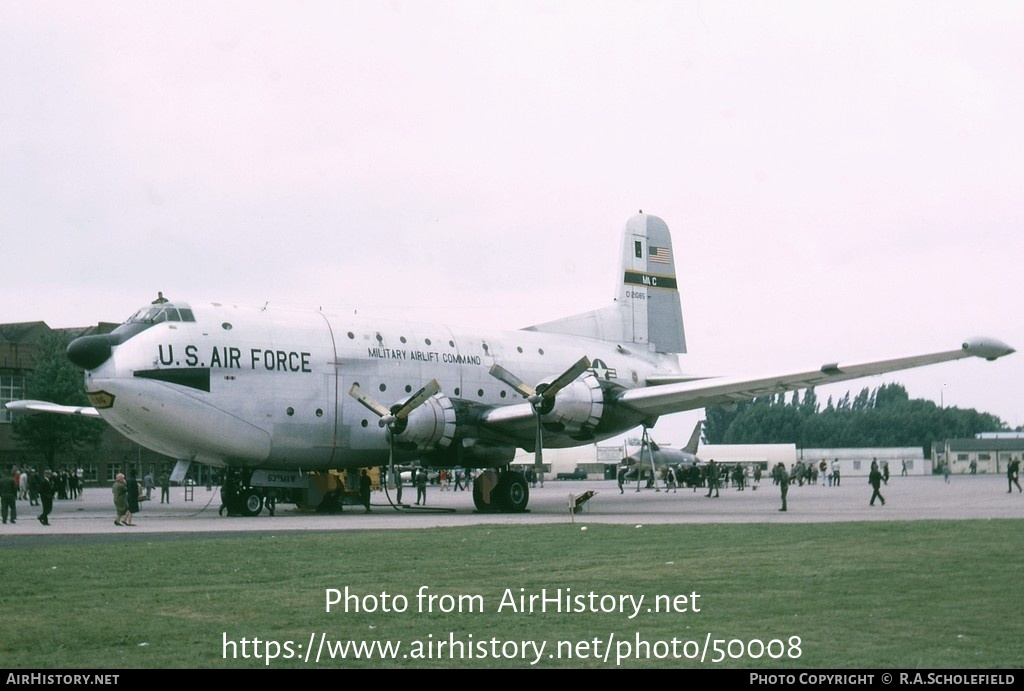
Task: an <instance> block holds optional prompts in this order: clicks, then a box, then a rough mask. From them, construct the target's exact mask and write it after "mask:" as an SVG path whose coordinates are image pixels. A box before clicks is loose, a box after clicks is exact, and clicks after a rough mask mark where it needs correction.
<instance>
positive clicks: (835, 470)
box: [832, 458, 839, 487]
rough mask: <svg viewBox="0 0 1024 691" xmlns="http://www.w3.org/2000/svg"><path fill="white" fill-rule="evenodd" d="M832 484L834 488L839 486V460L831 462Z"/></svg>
mask: <svg viewBox="0 0 1024 691" xmlns="http://www.w3.org/2000/svg"><path fill="white" fill-rule="evenodd" d="M832 482H833V483H835V486H836V487H838V486H839V459H838V458H837V459H835V460H834V461H832Z"/></svg>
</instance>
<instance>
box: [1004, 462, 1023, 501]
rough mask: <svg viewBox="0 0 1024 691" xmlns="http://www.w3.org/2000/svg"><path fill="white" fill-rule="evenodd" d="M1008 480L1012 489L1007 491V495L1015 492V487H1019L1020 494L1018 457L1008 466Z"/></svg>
mask: <svg viewBox="0 0 1024 691" xmlns="http://www.w3.org/2000/svg"><path fill="white" fill-rule="evenodd" d="M1006 479H1007V481H1008V483H1009V485H1010V488H1009V489H1008V490H1006V492H1007V494H1009V493H1010V492H1012V491H1013V486H1014V485H1017V491H1018V492H1020V459H1019V458H1017V457H1016V456H1015V457H1013V458H1012V459H1011V460H1010V463H1009V464H1008V465H1007V466H1006Z"/></svg>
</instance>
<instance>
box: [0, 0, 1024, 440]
mask: <svg viewBox="0 0 1024 691" xmlns="http://www.w3.org/2000/svg"><path fill="white" fill-rule="evenodd" d="M1022 36H1024V3H1020V2H1017V1H1006V2H966V1H963V2H936V1H934V0H928V1H922V2H909V1H903V2H900V1H892V0H886V1H884V2H881V1H880V2H864V1H858V2H848V3H836V2H829V3H824V2H816V1H808V2H785V1H779V2H770V3H765V2H717V1H714V2H713V1H706V2H684V1H679V0H673V1H671V2H642V1H641V2H634V1H631V2H602V1H600V0H585V1H581V2H570V1H559V2H539V1H538V2H529V1H522V0H516V1H515V2H512V1H508V2H506V1H502V0H495V1H492V2H487V1H484V0H475V1H471V2H435V1H430V0H416V1H410V2H403V1H401V0H392V1H389V2H370V1H360V2H338V1H337V0H329V1H324V2H302V3H298V2H252V1H249V0H246V1H244V2H216V1H205V0H204V1H202V2H198V1H197V2H183V1H176V2H128V1H110V2H103V1H90V2H71V1H51V2H47V1H45V0H42V1H40V0H33V1H31V2H15V1H12V0H0V228H2V233H3V235H2V237H3V239H2V248H3V249H2V253H0V256H2V274H0V275H2V288H0V295H2V296H3V299H2V300H0V323H6V322H20V321H36V320H43V321H46V322H47V323H48V324H49V325H50V326H53V327H67V326H86V325H90V324H95V323H97V322H99V321H113V322H117V321H121V320H123V319H125V318H126V317H127V316H128V315H130V314H131V313H132V312H134V311H135V310H136V309H137V308H138V307H140V306H141V305H143V304H148V303H149V302H150V300H152V299H153V297H155V295H156V292H157V290H162V291H163V292H164V293H165V295H167V296H169V297H170V298H172V299H182V300H189V301H200V300H203V299H215V300H216V299H219V300H225V301H234V302H252V303H258V304H262V303H264V302H266V301H270V302H271V303H276V304H282V305H284V304H287V305H311V306H314V307H320V306H322V307H325V308H326V307H329V306H330V307H339V308H344V309H358V310H359V312H360V314H382V315H390V314H394V315H396V316H403V317H404V316H412V317H415V318H423V319H431V320H435V319H436V320H442V321H447V322H451V323H454V324H459V325H470V326H471V325H474V324H479V325H481V326H486V327H510V328H519V327H522V326H526V325H529V324H532V323H536V322H541V321H546V320H549V319H554V318H556V317H559V316H563V315H567V314H571V313H576V312H581V311H586V310H589V309H592V308H595V307H599V306H602V305H604V304H606V303H607V302H608V301H609V300H610V299H611V297H612V290H613V285H614V281H615V279H616V277H617V276H616V274H617V273H618V272H617V270H616V266H617V263H618V251H619V242H620V233H621V230H622V226H623V224H624V223H625V221H626V220H627V219H628V218H629V217H630V216H631V215H633V214H634V213H636V212H637V210H638V209H643V210H644V211H645V212H647V213H651V214H655V215H657V216H660V217H661V218H663V219H664V220H665V221H666V222H667V223H668V225H669V227H670V228H672V230H673V237H674V241H675V253H676V261H677V268H678V270H679V278H680V291H681V293H682V301H683V309H684V317H685V320H686V330H687V342H688V346H689V349H690V353H691V355H689V356H687V357H686V358H685V359H684V366H689V364H690V363H689V361H690V360H694V361H698V360H699V362H700V363H702V364H704V365H706V366H708V367H710V369H711V370H712V371H714V372H715V373H721V374H734V373H737V374H738V373H744V372H748V371H756V372H773V371H786V370H790V369H793V368H798V369H803V368H808V367H818V366H820V365H821V364H824V363H825V362H834V361H840V362H854V361H861V360H865V359H873V358H875V357H885V356H897V355H908V354H914V353H921V352H932V351H936V350H946V349H951V348H956V347H958V346H959V344H960V342H961V341H962V340H963V339H965V338H966V337H969V336H974V335H988V336H993V337H996V338H999V339H1002V340H1004V341H1006V342H1008V343H1009V344H1011V345H1013V346H1015V347H1018V348H1022V349H1024V320H1022V319H1021V296H1022V289H1021V283H1022V269H1024V227H1022V220H1024V213H1022V211H1024V209H1022V206H1024V126H1022V123H1024V41H1022V40H1021V37H1022ZM891 381H898V382H901V383H903V384H904V385H905V386H906V387H907V389H908V390H909V392H910V394H911V396H912V397H920V398H928V399H931V400H934V401H936V402H941V403H944V404H945V405H947V406H959V407H965V408H977V409H978V410H981V411H984V412H990V413H993V414H995V415H997V416H999V417H1000V418H1002V419H1003V420H1004V421H1005V422H1007V423H1008V424H1009V425H1010V426H1011V427H1013V426H1018V425H1024V402H1022V396H1021V385H1022V384H1024V353H1019V354H1015V355H1012V356H1010V357H1008V358H1005V359H1003V360H1000V361H997V362H995V363H988V362H983V361H973V360H972V361H965V362H957V363H949V364H943V365H938V366H934V367H930V368H925V369H921V370H916V371H912V372H906V373H896V374H892V375H886V376H884V377H877V378H872V379H866V380H858V381H854V382H849V383H844V384H841V385H837V386H836V387H826V388H824V389H819V390H818V394H819V397H820V398H822V400H824V399H825V398H827V396H828V395H830V394H833V393H834V394H835V395H836V396H837V397H838V396H841V395H842V393H844V392H845V391H848V390H850V391H853V393H856V392H857V391H859V390H860V389H861V388H863V387H865V386H868V387H871V388H875V387H877V386H879V385H881V384H883V383H887V382H891ZM696 419H697V415H696V414H695V413H694V414H687V415H676V416H672V417H671V418H669V419H666V420H664V421H663V423H662V424H661V425H659V426H658V427H656V428H655V431H654V434H655V438H660V439H662V440H663V441H665V442H671V443H675V444H680V445H681V444H683V443H685V441H686V438H687V437H688V436H689V430H690V428H691V427H692V425H693V421H695V420H696Z"/></svg>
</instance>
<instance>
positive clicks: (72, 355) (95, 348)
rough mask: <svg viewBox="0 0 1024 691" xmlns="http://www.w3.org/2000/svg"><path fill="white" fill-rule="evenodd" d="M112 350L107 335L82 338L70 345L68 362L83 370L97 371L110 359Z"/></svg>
mask: <svg viewBox="0 0 1024 691" xmlns="http://www.w3.org/2000/svg"><path fill="white" fill-rule="evenodd" d="M111 352H112V350H111V347H110V339H109V338H108V337H107V335H106V334H104V335H98V336H81V337H79V338H76V339H75V340H73V341H71V343H70V344H69V345H68V351H67V353H68V360H71V362H73V363H74V364H76V365H78V366H79V367H81V368H82V369H87V370H91V369H96V368H97V367H99V366H100V365H102V364H103V363H104V362H106V361H107V360H108V359H109V358H110V354H111Z"/></svg>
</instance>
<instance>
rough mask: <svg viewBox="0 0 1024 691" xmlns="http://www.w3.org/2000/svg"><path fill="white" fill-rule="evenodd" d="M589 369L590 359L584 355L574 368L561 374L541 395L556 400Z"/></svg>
mask: <svg viewBox="0 0 1024 691" xmlns="http://www.w3.org/2000/svg"><path fill="white" fill-rule="evenodd" d="M588 369H590V358H588V357H587V356H586V355H584V356H583V357H581V358H580V359H579V360H577V361H576V362H575V363H574V364H573V365H572V367H570V368H569V369H567V370H565V371H564V372H562V374H560V375H559V376H558V377H557V378H556V379H555V380H554V381H552V382H551V383H550V384H548V385H547V386H546V387H544V390H543V391H542V392H541V395H542V396H543V397H544V398H547V399H551V398H554V397H555V394H557V393H558V392H559V391H561V390H562V389H564V388H565V387H567V386H569V384H572V383H573V382H574V381H576V377H578V376H580V375H581V374H583V373H584V372H586V371H587V370H588Z"/></svg>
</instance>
